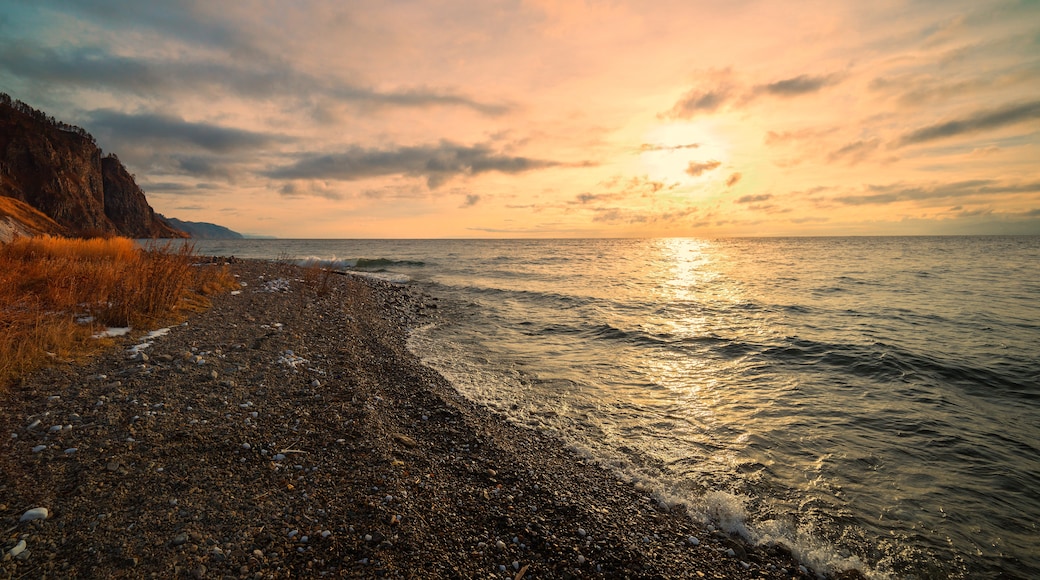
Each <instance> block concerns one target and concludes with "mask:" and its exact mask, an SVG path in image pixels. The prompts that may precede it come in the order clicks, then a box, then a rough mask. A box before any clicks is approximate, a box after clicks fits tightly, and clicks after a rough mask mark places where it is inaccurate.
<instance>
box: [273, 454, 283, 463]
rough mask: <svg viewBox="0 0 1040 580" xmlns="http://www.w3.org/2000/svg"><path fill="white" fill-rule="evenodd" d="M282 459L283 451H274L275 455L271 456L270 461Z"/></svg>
mask: <svg viewBox="0 0 1040 580" xmlns="http://www.w3.org/2000/svg"><path fill="white" fill-rule="evenodd" d="M283 459H285V454H284V453H276V454H275V456H274V457H272V458H271V460H272V461H282V460H283Z"/></svg>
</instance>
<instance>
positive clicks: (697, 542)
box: [686, 536, 701, 546]
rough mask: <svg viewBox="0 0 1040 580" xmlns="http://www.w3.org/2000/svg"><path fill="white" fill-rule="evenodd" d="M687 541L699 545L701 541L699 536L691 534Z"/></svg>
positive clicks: (692, 544)
mask: <svg viewBox="0 0 1040 580" xmlns="http://www.w3.org/2000/svg"><path fill="white" fill-rule="evenodd" d="M686 541H687V542H689V543H690V545H691V546H699V545H700V543H701V541H700V539H698V538H697V536H690V537H689V538H686Z"/></svg>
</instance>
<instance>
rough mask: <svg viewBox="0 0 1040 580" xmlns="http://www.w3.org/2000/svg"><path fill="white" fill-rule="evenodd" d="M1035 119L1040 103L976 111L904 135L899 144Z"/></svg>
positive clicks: (924, 140)
mask: <svg viewBox="0 0 1040 580" xmlns="http://www.w3.org/2000/svg"><path fill="white" fill-rule="evenodd" d="M1034 119H1040V101H1031V102H1028V103H1017V104H1009V105H1005V106H1003V107H1000V108H998V109H987V110H984V111H976V112H975V113H973V114H971V115H968V116H967V117H964V118H961V119H956V120H953V121H947V122H945V123H939V124H936V125H929V126H927V127H922V128H920V129H917V130H915V131H911V132H910V133H907V134H906V135H904V136H903V137H902V139H900V140H899V144H900V145H912V144H915V143H925V142H927V141H934V140H936V139H945V138H946V137H954V136H957V135H962V134H965V133H975V132H979V131H987V130H990V129H999V128H1001V127H1007V126H1009V125H1015V124H1018V123H1024V122H1027V121H1031V120H1034Z"/></svg>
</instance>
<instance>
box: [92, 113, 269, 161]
mask: <svg viewBox="0 0 1040 580" xmlns="http://www.w3.org/2000/svg"><path fill="white" fill-rule="evenodd" d="M87 118H88V121H87V123H86V125H87V129H89V130H90V131H91V132H95V133H98V134H111V135H113V136H116V138H118V139H119V140H120V141H124V142H131V143H134V142H147V143H168V144H173V145H191V146H195V147H199V148H202V149H205V150H207V151H212V152H216V153H228V152H233V151H244V150H250V149H259V148H263V147H266V146H268V145H270V144H272V143H274V142H276V141H286V140H287V138H285V137H282V136H277V135H268V134H264V133H255V132H253V131H246V130H243V129H234V128H229V127H221V126H219V125H212V124H208V123H192V122H188V121H185V120H183V119H180V118H178V117H173V116H169V115H159V114H154V113H143V114H136V115H135V114H127V113H120V112H117V111H111V110H107V109H103V110H97V111H93V112H91V113H88V115H87Z"/></svg>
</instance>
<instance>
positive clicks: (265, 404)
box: [0, 261, 860, 580]
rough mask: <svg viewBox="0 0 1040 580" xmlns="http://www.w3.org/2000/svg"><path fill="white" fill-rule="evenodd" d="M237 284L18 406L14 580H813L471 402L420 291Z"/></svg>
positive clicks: (19, 390) (290, 272) (6, 473)
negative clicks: (422, 352)
mask: <svg viewBox="0 0 1040 580" xmlns="http://www.w3.org/2000/svg"><path fill="white" fill-rule="evenodd" d="M200 267H209V266H200ZM228 267H229V268H230V269H231V271H232V272H233V273H234V274H235V275H236V276H237V277H238V280H239V281H240V285H241V289H240V290H237V291H235V292H233V293H229V294H225V295H221V296H217V297H215V298H214V299H213V305H212V307H211V308H210V309H209V310H207V311H205V312H202V313H200V314H196V315H193V316H191V317H190V318H189V319H188V320H187V321H186V322H184V323H182V324H179V325H175V326H172V327H170V328H169V329H147V330H141V331H136V330H135V331H132V332H131V333H130V334H129V335H127V336H124V337H117V338H111V339H106V340H110V341H111V346H110V347H106V349H105V350H104V351H103V352H102V353H101V354H100V355H98V356H96V357H93V358H91V359H89V360H84V361H57V362H56V364H55V365H53V366H51V367H49V368H46V369H44V370H42V371H39V372H36V373H34V374H32V375H30V376H26V377H24V378H23V379H22V380H21V381H20V382H19V383H18V384H15V385H13V386H11V387H10V388H9V389H8V390H7V392H6V393H4V394H3V399H2V405H0V407H2V409H3V412H2V413H0V426H2V430H0V434H2V437H3V439H2V448H0V526H2V527H3V531H4V533H3V536H2V537H0V550H2V552H0V554H2V561H0V578H70V577H79V578H89V577H106V578H172V577H178V578H289V577H293V578H299V577H307V578H310V577H314V578H319V577H333V578H335V577H356V578H374V577H390V578H509V579H514V580H517V579H520V578H815V577H817V575H816V574H815V572H813V571H812V570H809V569H807V568H805V567H804V566H801V565H800V564H799V563H798V562H797V561H796V560H795V559H794V558H793V557H792V555H791V554H790V552H789V551H787V550H786V549H785V548H784V547H783V546H780V545H774V546H757V547H752V546H749V545H747V544H745V543H744V542H742V541H741V540H740V539H739V538H736V537H730V536H728V535H726V534H724V533H723V532H721V531H719V530H716V529H714V528H713V527H712V526H711V524H710V523H700V522H696V521H694V519H693V518H691V517H690V516H689V515H688V514H687V512H686V510H685V508H684V507H683V506H681V505H669V504H666V503H663V502H661V501H660V500H659V499H658V498H656V497H655V496H654V495H653V494H652V493H651V492H649V491H646V490H643V489H639V488H637V487H635V486H633V485H631V484H629V483H627V482H625V481H621V480H619V479H618V477H617V476H616V475H615V474H613V473H611V472H610V471H608V470H606V469H604V468H602V467H600V466H599V465H596V464H595V463H594V462H593V461H590V460H587V459H585V458H583V457H581V456H579V455H578V454H576V453H575V452H573V451H571V450H569V449H568V448H566V447H565V446H564V445H563V444H561V443H560V442H559V441H557V440H556V439H554V438H552V437H551V436H549V435H547V434H545V433H541V432H538V431H535V430H532V429H528V428H522V427H518V426H516V425H513V424H511V423H509V422H507V421H505V420H504V419H502V418H500V417H498V416H497V415H495V414H494V413H493V412H491V411H489V410H487V409H485V408H483V407H480V406H478V405H475V404H473V403H471V402H470V401H468V400H467V399H465V398H463V397H462V396H460V395H459V394H458V393H457V392H456V391H455V390H454V389H453V387H452V386H451V384H450V383H448V382H447V381H446V380H445V379H444V378H443V377H441V376H440V375H439V374H437V373H436V372H435V371H433V370H432V369H430V368H428V367H426V366H423V365H422V364H421V363H420V362H419V360H418V359H417V358H416V357H415V356H413V355H412V354H411V353H409V352H408V350H407V349H406V347H405V342H406V339H407V336H408V332H409V330H410V329H413V328H416V327H417V326H419V325H421V324H424V323H426V322H428V321H429V320H432V319H434V318H435V317H436V316H437V308H436V301H434V300H432V299H431V298H429V297H426V296H423V295H422V294H420V293H419V292H418V291H417V290H415V289H414V288H411V287H408V286H404V285H395V284H390V283H387V282H383V281H379V280H373V279H368V278H362V277H357V276H353V275H336V274H333V273H327V272H324V273H323V272H318V271H315V270H308V269H302V268H299V267H297V266H294V265H290V264H285V263H280V262H277V261H237V262H235V263H233V264H230V265H229V266H228ZM155 330H159V332H149V331H155ZM838 577H847V578H855V577H860V576H859V575H858V574H857V573H855V572H849V573H845V574H841V575H838Z"/></svg>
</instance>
